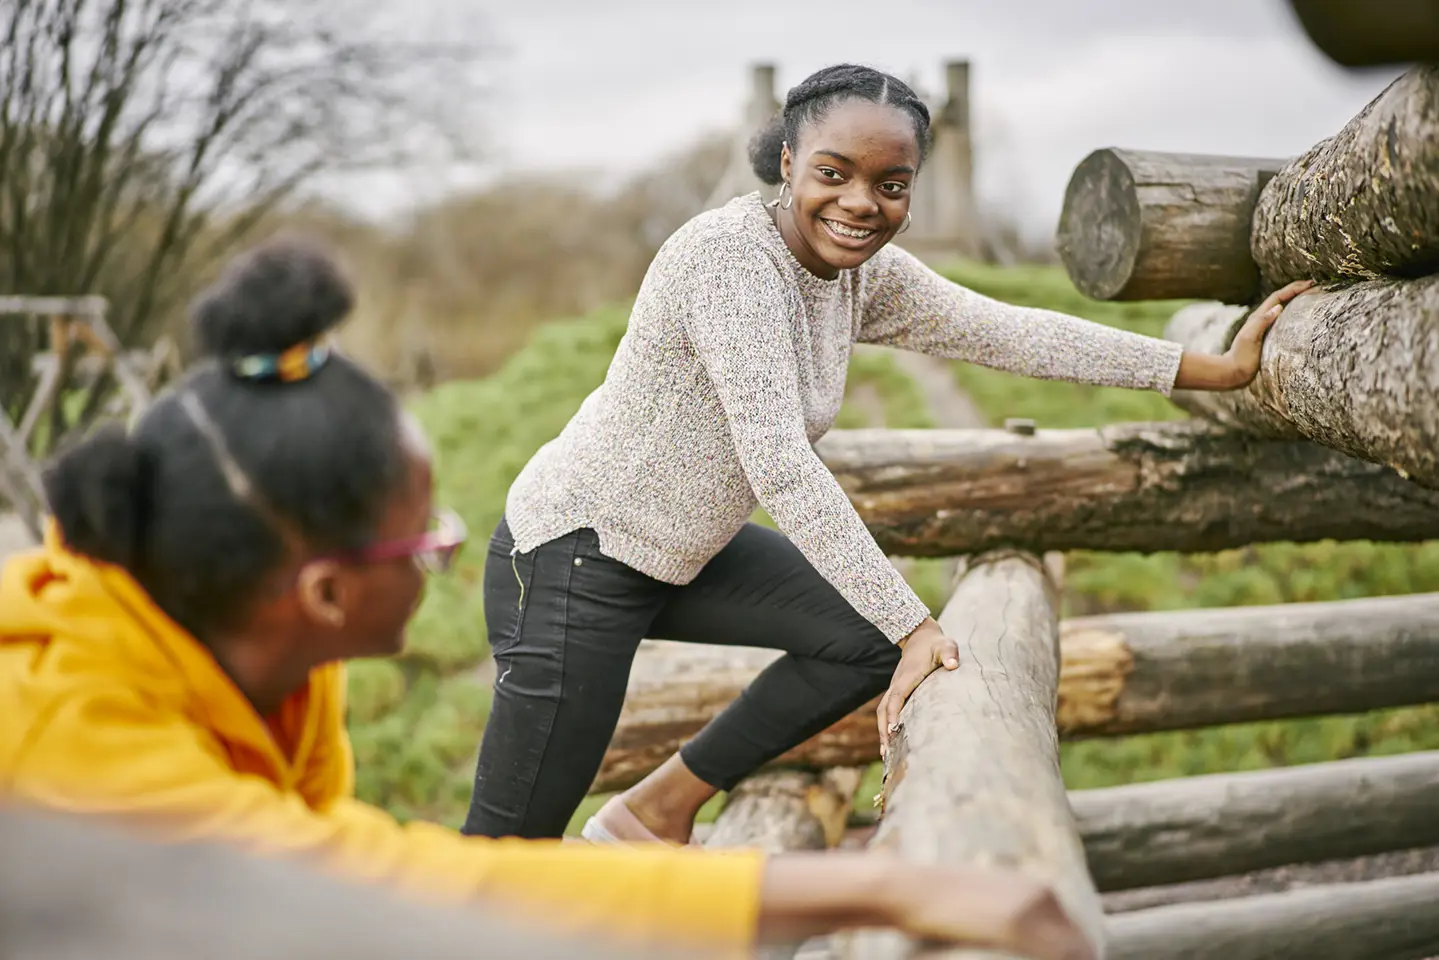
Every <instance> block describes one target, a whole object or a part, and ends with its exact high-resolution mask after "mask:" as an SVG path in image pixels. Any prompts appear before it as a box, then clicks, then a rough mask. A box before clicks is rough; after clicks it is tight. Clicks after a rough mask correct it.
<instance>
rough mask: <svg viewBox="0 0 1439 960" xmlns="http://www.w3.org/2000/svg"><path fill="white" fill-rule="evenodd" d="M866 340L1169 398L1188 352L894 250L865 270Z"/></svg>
mask: <svg viewBox="0 0 1439 960" xmlns="http://www.w3.org/2000/svg"><path fill="white" fill-rule="evenodd" d="M865 270H866V289H865V293H864V303H863V307H862V310H863V316H862V320H861V327H860V331H859V339H860V340H862V341H864V342H866V343H878V344H884V345H886V346H892V347H900V348H903V349H907V350H913V351H916V352H919V353H927V354H932V355H934V356H941V357H948V358H951V359H954V360H966V361H969V362H970V363H977V364H979V365H981V366H985V367H992V368H994V369H997V370H1004V371H1007V372H1009V373H1017V374H1022V375H1024V376H1028V377H1034V378H1036V379H1041V380H1067V381H1070V382H1072V383H1088V384H1096V385H1098V386H1109V387H1129V388H1132V389H1147V390H1155V391H1157V392H1159V393H1161V394H1163V395H1165V396H1168V395H1169V393H1170V391H1171V390H1173V388H1174V379H1175V377H1176V376H1177V375H1178V374H1179V359H1180V355H1181V354H1182V353H1183V347H1181V346H1180V345H1179V344H1177V343H1171V342H1170V341H1167V340H1159V339H1156V338H1154V337H1146V336H1143V335H1141V334H1137V333H1131V332H1129V331H1127V330H1118V329H1115V328H1114V327H1109V326H1105V325H1104V324H1100V323H1094V322H1092V321H1089V320H1082V319H1080V318H1079V317H1072V316H1069V315H1068V314H1064V313H1058V312H1056V311H1053V310H1041V309H1038V308H1034V307H1016V306H1013V305H1011V304H1007V303H1004V302H1002V301H999V300H995V299H993V298H991V297H986V296H984V295H983V294H980V293H976V292H975V291H973V290H970V289H968V288H966V287H963V286H961V285H959V284H957V283H955V282H953V281H951V280H948V279H946V278H945V277H942V276H940V275H939V274H937V273H935V272H934V271H933V270H931V269H930V268H929V267H927V266H925V265H924V264H923V263H921V262H920V261H919V260H918V259H917V258H915V256H914V255H913V254H911V253H909V252H907V251H905V250H902V249H900V248H898V247H894V246H889V247H886V248H884V249H883V250H881V251H880V252H879V253H878V254H876V255H875V256H874V257H873V258H872V259H871V260H870V262H869V263H868V264H866V267H865Z"/></svg>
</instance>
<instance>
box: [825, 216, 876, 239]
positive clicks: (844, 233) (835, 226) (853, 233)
mask: <svg viewBox="0 0 1439 960" xmlns="http://www.w3.org/2000/svg"><path fill="white" fill-rule="evenodd" d="M825 223H827V224H829V228H830V229H831V230H833V231H834V232H835V233H837V234H839V235H840V236H841V237H853V238H854V239H856V240H863V239H864V238H865V237H868V236H872V235H873V234H874V231H873V230H856V229H854V228H853V227H847V226H845V225H844V224H842V223H835V222H834V221H833V220H826V221H825Z"/></svg>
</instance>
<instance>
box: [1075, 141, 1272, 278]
mask: <svg viewBox="0 0 1439 960" xmlns="http://www.w3.org/2000/svg"><path fill="white" fill-rule="evenodd" d="M1285 163H1286V160H1268V159H1255V158H1247V157H1223V156H1208V155H1200V154H1180V153H1151V152H1144V151H1139V150H1117V149H1113V148H1106V149H1103V150H1096V151H1094V152H1093V153H1091V154H1090V155H1089V156H1087V157H1085V158H1084V160H1083V161H1081V162H1080V164H1079V166H1078V167H1076V168H1075V171H1074V174H1073V175H1072V176H1071V177H1070V180H1069V186H1068V187H1067V188H1066V190H1065V193H1064V207H1063V210H1062V212H1061V213H1060V216H1059V231H1058V236H1057V242H1056V245H1057V247H1058V249H1059V255H1060V258H1061V259H1062V260H1063V261H1064V266H1065V269H1066V270H1068V272H1069V278H1070V280H1072V281H1073V282H1074V285H1075V286H1076V287H1078V288H1079V290H1080V292H1081V293H1083V294H1085V295H1086V296H1089V297H1093V298H1094V299H1096V300H1168V299H1191V298H1196V297H1202V298H1205V299H1214V300H1222V301H1224V302H1225V303H1248V302H1250V301H1251V300H1252V299H1253V298H1254V296H1255V294H1256V293H1257V292H1258V291H1259V268H1258V267H1257V266H1255V264H1254V259H1253V257H1252V256H1251V255H1250V252H1249V240H1250V238H1249V233H1250V224H1251V222H1252V220H1253V217H1254V205H1255V203H1256V201H1257V200H1258V199H1259V193H1260V190H1261V189H1262V188H1263V187H1264V185H1265V184H1266V183H1268V182H1269V178H1270V177H1272V176H1274V174H1276V173H1277V172H1279V170H1280V168H1282V167H1283V166H1284V165H1285Z"/></svg>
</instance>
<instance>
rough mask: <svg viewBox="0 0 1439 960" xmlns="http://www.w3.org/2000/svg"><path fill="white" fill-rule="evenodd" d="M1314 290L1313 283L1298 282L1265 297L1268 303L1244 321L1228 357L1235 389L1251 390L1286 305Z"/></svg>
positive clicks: (1309, 281) (1227, 354)
mask: <svg viewBox="0 0 1439 960" xmlns="http://www.w3.org/2000/svg"><path fill="white" fill-rule="evenodd" d="M1312 286H1314V281H1313V280H1296V281H1294V282H1293V283H1291V284H1288V285H1287V286H1284V287H1280V288H1279V289H1278V290H1275V291H1274V292H1273V293H1271V294H1270V295H1269V296H1267V297H1265V298H1264V302H1263V303H1261V304H1260V305H1259V306H1258V307H1256V308H1255V310H1254V312H1253V313H1251V314H1250V315H1249V317H1248V319H1246V320H1245V321H1244V326H1242V327H1240V328H1239V332H1238V333H1236V334H1235V335H1234V342H1233V343H1231V344H1230V345H1229V350H1228V351H1227V352H1226V353H1225V354H1224V357H1225V359H1226V360H1228V361H1229V363H1230V365H1231V366H1232V368H1233V374H1234V381H1235V382H1234V385H1233V387H1232V388H1231V389H1234V390H1239V389H1242V388H1244V387H1247V386H1249V384H1250V383H1252V382H1253V381H1254V378H1255V377H1256V376H1258V375H1259V357H1260V354H1261V353H1262V352H1263V350H1264V335H1265V334H1267V333H1268V332H1269V328H1270V327H1272V326H1274V321H1275V320H1278V319H1279V315H1280V314H1281V313H1283V312H1284V305H1285V304H1286V303H1288V302H1289V301H1290V300H1293V299H1294V298H1295V297H1297V296H1299V295H1300V294H1301V293H1303V292H1304V291H1305V290H1308V289H1309V288H1310V287H1312Z"/></svg>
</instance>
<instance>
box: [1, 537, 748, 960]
mask: <svg viewBox="0 0 1439 960" xmlns="http://www.w3.org/2000/svg"><path fill="white" fill-rule="evenodd" d="M272 725H273V727H274V732H273V733H272V731H271V726H269V725H267V724H266V722H265V720H264V719H262V718H261V717H260V716H259V715H258V714H257V713H256V712H255V710H254V709H253V708H252V707H251V705H250V703H249V701H248V700H246V699H245V697H244V696H243V695H242V694H241V693H240V692H239V690H238V689H237V688H236V687H235V686H234V684H233V683H232V682H231V681H230V679H229V677H228V676H227V675H226V674H225V673H224V672H223V671H222V670H221V669H220V668H219V666H218V665H217V664H216V662H215V660H214V659H213V658H212V657H211V655H210V654H209V652H208V651H207V650H206V649H205V648H204V647H203V646H201V645H200V644H199V643H198V642H197V641H196V640H195V639H194V638H193V637H191V636H190V635H188V634H187V633H185V632H184V631H183V630H181V629H180V628H179V627H178V626H176V625H175V624H174V622H173V621H171V620H170V619H169V618H168V617H166V616H165V614H164V613H162V612H161V611H160V610H159V609H158V608H157V607H156V606H155V605H154V604H153V603H152V602H151V601H150V600H149V598H148V597H147V596H146V595H145V593H144V591H143V590H142V589H141V588H140V586H139V585H138V584H137V583H136V582H135V581H134V580H133V579H131V578H130V577H129V576H128V575H127V574H125V573H124V572H123V571H121V570H119V569H118V568H115V567H111V566H107V565H103V564H96V563H93V562H91V561H89V560H87V559H85V558H83V557H80V556H78V555H75V554H72V553H70V552H68V551H66V550H65V549H64V548H63V547H62V546H61V545H60V543H59V540H58V537H57V536H56V534H55V532H54V530H53V528H52V530H51V532H50V533H49V534H48V535H47V538H46V542H45V545H44V547H43V548H40V549H37V550H34V551H32V552H29V553H24V554H19V555H17V556H15V557H12V559H11V560H10V561H9V563H8V564H6V566H5V567H4V569H3V572H0V799H4V800H6V801H12V802H19V803H21V804H29V805H34V806H39V807H42V808H48V809H52V810H57V811H63V812H71V813H80V814H88V815H95V816H100V817H105V818H108V819H112V820H119V821H121V822H122V823H125V824H128V825H130V826H132V827H134V828H137V829H138V830H140V831H142V832H144V833H146V834H147V835H150V836H154V837H157V838H159V839H164V840H179V841H187V840H217V841H222V842H227V843H231V844H233V845H236V846H239V847H241V848H242V849H246V850H249V851H251V852H254V853H257V854H260V855H267V856H281V857H292V858H301V859H306V860H310V861H313V862H316V863H318V865H319V866H320V867H321V868H323V869H325V870H327V871H329V872H331V873H334V874H336V875H339V876H341V877H348V878H352V879H361V880H368V881H375V882H379V883H383V884H389V885H392V886H393V887H395V888H397V889H399V890H402V891H406V892H409V893H412V894H417V895H420V896H424V897H428V898H436V899H444V900H456V899H465V898H474V899H479V900H483V901H485V902H487V903H497V902H498V903H499V904H500V905H501V906H502V907H504V908H508V909H511V911H512V912H514V911H519V912H521V913H524V912H528V913H529V914H531V915H533V916H534V917H536V918H537V919H538V920H539V921H541V922H543V923H544V924H545V925H546V926H547V927H550V928H554V927H568V928H570V929H571V930H572V931H574V932H577V933H582V934H598V935H601V936H606V937H609V938H611V939H615V940H617V941H619V942H643V943H651V944H674V945H682V946H688V947H693V948H708V949H720V950H723V951H724V952H726V953H738V952H741V951H743V950H744V949H745V948H746V947H747V946H748V944H749V943H750V941H751V940H752V939H753V935H754V930H755V925H756V921H757V918H758V910H759V885H760V874H761V870H762V858H761V856H760V855H759V854H758V853H753V852H741V853H726V854H703V853H695V852H688V851H685V850H680V849H670V848H609V847H590V846H586V845H581V844H562V843H559V842H551V841H523V840H488V839H480V838H468V837H463V836H461V835H459V834H457V833H455V832H453V831H451V830H448V829H445V828H442V827H439V826H436V825H433V824H423V823H416V824H409V825H406V826H401V825H400V824H398V823H397V822H396V821H395V820H393V819H392V818H391V817H389V816H388V815H387V814H385V813H384V812H382V811H381V810H379V809H377V808H375V807H371V806H368V805H366V804H363V803H360V802H359V801H357V800H356V799H355V798H354V795H353V792H354V774H353V760H352V755H351V751H350V743H349V739H348V737H347V735H346V733H345V727H344V673H343V667H342V666H341V665H339V664H331V665H326V666H324V667H320V668H318V669H316V670H315V671H314V672H313V673H312V674H311V675H310V680H309V684H308V685H307V686H306V688H305V689H303V690H301V691H298V692H297V693H296V694H294V695H293V696H292V697H291V698H290V699H289V700H288V701H287V702H286V703H285V705H284V707H283V709H282V710H281V712H280V715H279V716H278V717H276V718H272ZM281 743H283V744H285V745H286V746H285V747H284V748H283V749H282V747H281V746H280V744H281Z"/></svg>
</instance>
